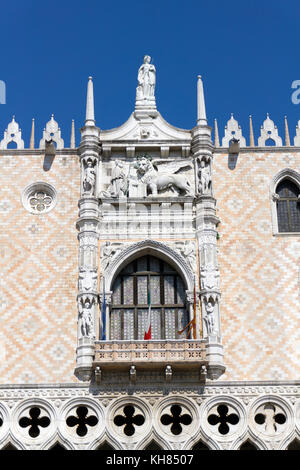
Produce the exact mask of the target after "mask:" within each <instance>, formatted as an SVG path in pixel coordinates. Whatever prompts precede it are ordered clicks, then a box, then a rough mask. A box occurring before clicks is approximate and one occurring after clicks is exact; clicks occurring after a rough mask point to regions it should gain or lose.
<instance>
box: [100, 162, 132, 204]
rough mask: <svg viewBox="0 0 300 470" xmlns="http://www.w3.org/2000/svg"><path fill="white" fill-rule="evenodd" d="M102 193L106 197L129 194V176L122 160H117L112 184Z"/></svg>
mask: <svg viewBox="0 0 300 470" xmlns="http://www.w3.org/2000/svg"><path fill="white" fill-rule="evenodd" d="M102 195H103V196H104V197H125V196H126V195H127V178H126V176H125V172H124V164H123V162H122V161H121V160H115V166H114V168H113V170H112V175H111V180H110V185H109V187H108V189H107V191H103V192H102Z"/></svg>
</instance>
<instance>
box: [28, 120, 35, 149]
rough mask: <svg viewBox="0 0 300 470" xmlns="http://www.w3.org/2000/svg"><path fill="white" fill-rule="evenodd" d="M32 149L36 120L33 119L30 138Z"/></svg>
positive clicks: (31, 147) (32, 147)
mask: <svg viewBox="0 0 300 470" xmlns="http://www.w3.org/2000/svg"><path fill="white" fill-rule="evenodd" d="M29 148H30V149H34V118H32V126H31V136H30V144H29Z"/></svg>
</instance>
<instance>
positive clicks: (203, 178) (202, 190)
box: [198, 160, 211, 194]
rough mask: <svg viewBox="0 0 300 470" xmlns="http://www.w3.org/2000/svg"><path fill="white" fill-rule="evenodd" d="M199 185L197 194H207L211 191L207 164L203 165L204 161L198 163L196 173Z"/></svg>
mask: <svg viewBox="0 0 300 470" xmlns="http://www.w3.org/2000/svg"><path fill="white" fill-rule="evenodd" d="M198 177H199V184H198V192H199V194H207V193H209V191H210V189H211V172H210V165H209V163H205V161H204V160H201V162H200V169H199V171H198Z"/></svg>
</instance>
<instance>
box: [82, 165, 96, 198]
mask: <svg viewBox="0 0 300 470" xmlns="http://www.w3.org/2000/svg"><path fill="white" fill-rule="evenodd" d="M95 183H96V171H95V168H94V165H93V161H92V160H91V159H88V160H87V162H86V167H85V169H84V177H83V182H82V184H83V190H84V193H88V194H94V190H95Z"/></svg>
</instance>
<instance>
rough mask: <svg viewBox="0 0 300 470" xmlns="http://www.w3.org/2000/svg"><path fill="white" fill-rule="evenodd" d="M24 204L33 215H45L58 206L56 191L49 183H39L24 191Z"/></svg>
mask: <svg viewBox="0 0 300 470" xmlns="http://www.w3.org/2000/svg"><path fill="white" fill-rule="evenodd" d="M22 203H23V206H24V207H25V209H27V210H28V211H29V212H31V213H32V214H45V213H46V212H49V211H51V209H53V207H54V206H55V204H56V191H55V189H54V188H53V186H51V185H50V184H48V183H43V182H37V183H33V184H30V185H29V186H27V188H25V189H24V191H23V194H22Z"/></svg>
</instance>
